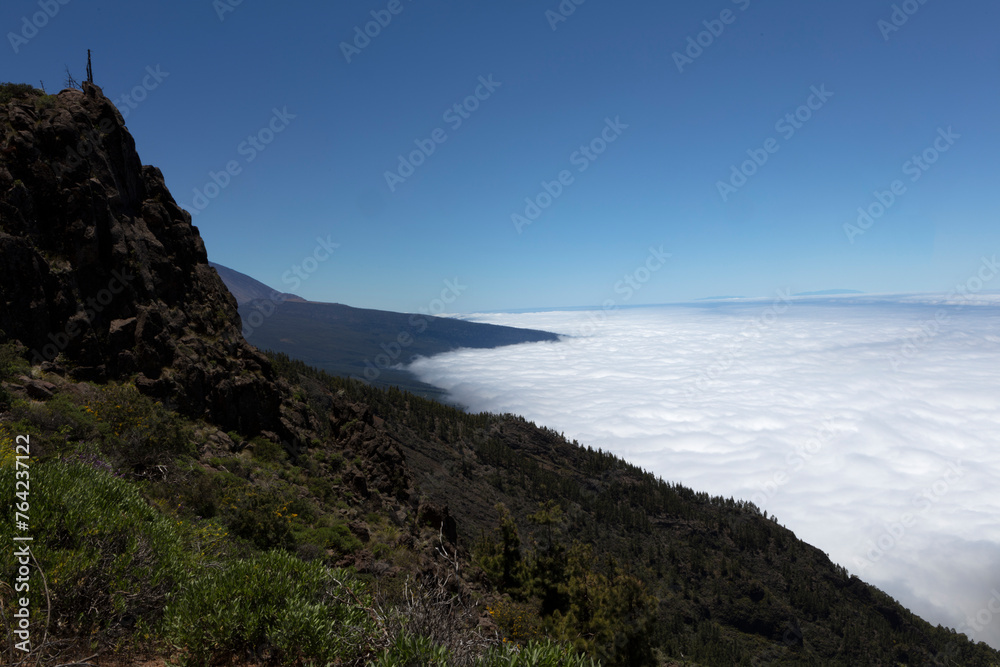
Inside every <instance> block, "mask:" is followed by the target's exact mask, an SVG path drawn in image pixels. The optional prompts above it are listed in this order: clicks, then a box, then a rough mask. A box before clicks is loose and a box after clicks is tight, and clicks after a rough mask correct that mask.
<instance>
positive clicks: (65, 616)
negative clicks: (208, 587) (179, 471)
mask: <svg viewBox="0 0 1000 667" xmlns="http://www.w3.org/2000/svg"><path fill="white" fill-rule="evenodd" d="M0 441H2V442H0V450H2V451H3V452H5V453H4V455H3V456H0V465H2V470H0V498H14V497H15V496H14V491H15V475H14V472H15V471H14V466H15V463H14V460H13V458H12V457H11V456H9V455H8V454H6V452H7V451H8V450H10V449H11V447H12V445H11V444H10V434H9V433H8V432H7V431H6V430H5V431H4V432H3V433H2V434H0ZM29 473H30V492H29V494H28V496H27V497H28V499H29V501H30V513H29V514H30V517H31V518H30V528H29V529H30V531H31V535H32V537H34V541H33V542H32V543H31V545H32V553H33V555H34V557H35V559H37V562H38V564H39V565H40V567H41V568H42V572H41V573H39V572H37V571H35V572H33V573H32V579H31V584H30V586H31V595H30V600H31V605H32V612H33V615H32V618H35V619H44V618H45V616H46V613H45V605H44V602H45V599H46V594H45V584H46V583H47V586H48V596H49V598H50V599H51V602H52V609H51V620H50V624H49V627H50V628H57V627H58V628H61V631H62V632H64V633H65V632H66V631H67V630H69V631H72V632H74V633H76V634H77V636H87V635H91V636H93V637H94V638H99V637H102V638H104V639H115V638H117V637H120V636H122V635H124V634H126V633H127V632H128V631H129V630H130V628H132V627H134V626H135V624H136V623H137V621H142V622H144V623H146V624H147V626H148V624H152V623H155V622H156V621H157V620H158V618H159V613H160V611H161V610H162V608H163V605H164V603H165V600H166V596H167V594H168V593H169V591H170V590H171V589H172V588H173V586H174V585H175V584H176V582H177V581H179V580H180V579H181V578H182V577H183V576H184V575H183V573H184V572H185V571H186V570H187V569H189V568H190V567H191V564H190V563H189V562H188V559H187V557H186V556H185V555H184V553H183V552H182V550H181V540H180V539H179V536H178V534H177V532H176V530H175V529H174V526H173V524H172V523H171V522H170V521H169V520H168V519H166V518H165V517H164V516H163V515H162V514H160V513H159V512H157V511H156V509H155V508H153V507H151V506H150V505H149V504H148V503H147V502H146V501H145V500H144V499H143V497H142V495H141V493H140V492H139V490H138V488H137V487H136V486H135V485H134V484H132V483H130V482H128V481H126V480H124V479H120V478H116V477H114V476H112V475H111V474H109V473H108V472H107V471H106V470H103V469H101V468H100V466H93V465H90V464H88V463H85V462H82V461H79V460H73V461H62V460H50V461H46V462H36V461H34V460H32V459H29ZM0 533H2V534H4V535H15V534H22V533H21V531H18V532H15V526H14V512H13V511H11V512H2V513H0ZM11 553H12V550H10V549H4V550H3V552H2V556H0V579H2V580H3V581H14V569H15V561H14V559H13V558H12V557H11ZM43 575H44V576H43ZM9 617H10V616H9V615H8V618H9ZM36 629H37V630H38V635H37V636H39V637H41V636H42V632H43V630H42V629H41V628H36Z"/></svg>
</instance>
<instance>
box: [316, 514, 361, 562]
mask: <svg viewBox="0 0 1000 667" xmlns="http://www.w3.org/2000/svg"><path fill="white" fill-rule="evenodd" d="M303 541H306V542H310V543H312V544H315V545H317V546H320V547H322V548H324V549H334V550H336V551H337V552H339V553H341V554H352V553H354V552H355V551H357V550H358V549H360V548H361V540H359V539H358V538H357V537H355V535H354V533H352V532H351V531H350V529H349V528H348V527H347V526H346V525H345V524H344V523H341V522H338V523H336V524H335V525H333V526H323V527H320V528H313V529H310V530H309V531H307V532H306V533H305V534H304V536H303Z"/></svg>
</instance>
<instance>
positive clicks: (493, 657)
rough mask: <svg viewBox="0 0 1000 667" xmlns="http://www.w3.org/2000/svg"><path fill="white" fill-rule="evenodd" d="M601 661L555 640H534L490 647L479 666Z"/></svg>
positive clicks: (587, 666) (561, 666)
mask: <svg viewBox="0 0 1000 667" xmlns="http://www.w3.org/2000/svg"><path fill="white" fill-rule="evenodd" d="M600 664H601V663H600V662H599V661H596V660H594V659H592V658H588V657H587V656H585V655H583V654H582V653H577V652H576V651H574V650H573V649H572V648H570V647H569V646H566V645H564V644H557V643H555V642H552V641H549V640H545V641H532V642H529V643H528V644H527V645H526V646H523V647H519V646H517V645H511V644H504V645H502V646H497V647H494V648H492V649H490V650H489V651H488V652H487V653H486V655H484V656H483V657H482V658H480V659H479V660H478V661H477V662H476V665H477V667H600Z"/></svg>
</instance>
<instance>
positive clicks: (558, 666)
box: [374, 631, 601, 667]
mask: <svg viewBox="0 0 1000 667" xmlns="http://www.w3.org/2000/svg"><path fill="white" fill-rule="evenodd" d="M451 664H452V655H451V653H450V652H449V651H448V650H447V649H445V648H444V647H443V646H439V645H436V644H435V643H434V642H432V641H431V640H430V639H428V638H426V637H418V636H414V635H411V634H410V633H408V632H405V631H404V632H401V633H400V634H399V635H398V636H397V637H396V640H395V641H394V642H393V643H392V645H391V646H390V647H389V648H387V649H385V650H384V651H382V653H381V654H380V655H379V657H378V659H377V660H376V661H375V662H374V667H409V666H410V665H421V666H425V665H426V666H428V667H438V666H445V665H451ZM600 664H601V663H600V662H597V661H595V660H593V659H591V658H588V657H587V656H585V655H582V654H580V653H577V652H576V651H574V650H573V649H572V648H570V647H568V646H565V645H563V644H557V643H555V642H551V641H548V640H546V641H532V642H529V643H528V644H527V645H526V646H518V645H517V644H514V643H504V644H500V645H496V646H493V647H491V648H490V649H488V650H487V651H486V652H485V653H484V654H483V655H482V656H480V657H479V658H478V659H477V660H476V662H475V665H476V667H600Z"/></svg>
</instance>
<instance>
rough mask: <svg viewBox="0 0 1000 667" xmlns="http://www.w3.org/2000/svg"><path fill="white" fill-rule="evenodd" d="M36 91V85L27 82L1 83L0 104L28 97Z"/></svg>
mask: <svg viewBox="0 0 1000 667" xmlns="http://www.w3.org/2000/svg"><path fill="white" fill-rule="evenodd" d="M34 92H35V87H34V86H31V85H28V84H27V83H0V104H6V103H7V102H10V101H11V100H12V99H15V98H18V97H27V96H28V95H31V94H32V93H34Z"/></svg>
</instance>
